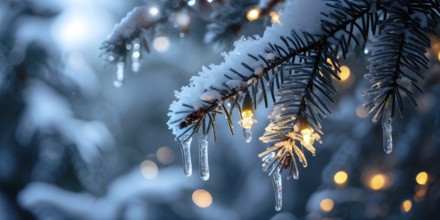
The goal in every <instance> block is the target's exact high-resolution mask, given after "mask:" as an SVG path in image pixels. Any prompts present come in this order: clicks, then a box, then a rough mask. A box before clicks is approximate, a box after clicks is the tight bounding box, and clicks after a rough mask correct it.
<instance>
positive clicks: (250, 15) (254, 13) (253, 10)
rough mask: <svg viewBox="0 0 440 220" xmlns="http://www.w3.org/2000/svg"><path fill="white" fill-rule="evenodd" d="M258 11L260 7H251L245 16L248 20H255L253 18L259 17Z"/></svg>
mask: <svg viewBox="0 0 440 220" xmlns="http://www.w3.org/2000/svg"><path fill="white" fill-rule="evenodd" d="M260 13H261V11H260V9H258V8H251V9H249V11H248V12H247V13H246V18H247V19H248V20H249V21H255V20H257V19H258V18H259V17H260Z"/></svg>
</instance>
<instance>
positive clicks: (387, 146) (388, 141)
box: [382, 110, 393, 154]
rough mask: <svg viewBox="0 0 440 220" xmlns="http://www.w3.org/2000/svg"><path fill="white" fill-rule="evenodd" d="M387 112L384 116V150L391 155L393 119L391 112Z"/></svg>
mask: <svg viewBox="0 0 440 220" xmlns="http://www.w3.org/2000/svg"><path fill="white" fill-rule="evenodd" d="M385 111H386V112H385V113H384V115H383V116H382V131H383V149H384V151H385V153H387V154H390V153H391V152H392V151H393V135H392V132H393V126H392V123H393V119H392V118H391V113H390V111H391V110H385Z"/></svg>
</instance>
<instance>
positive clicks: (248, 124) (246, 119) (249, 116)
mask: <svg viewBox="0 0 440 220" xmlns="http://www.w3.org/2000/svg"><path fill="white" fill-rule="evenodd" d="M241 117H242V119H241V120H240V121H239V122H238V123H239V124H240V125H241V127H243V128H252V126H254V124H255V123H256V122H257V120H255V119H254V113H253V112H252V110H243V111H242V112H241Z"/></svg>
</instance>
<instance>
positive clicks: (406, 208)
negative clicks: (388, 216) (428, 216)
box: [400, 199, 412, 213]
mask: <svg viewBox="0 0 440 220" xmlns="http://www.w3.org/2000/svg"><path fill="white" fill-rule="evenodd" d="M411 208H412V202H411V200H409V199H407V200H405V201H403V202H402V205H400V209H401V210H402V212H405V213H406V212H409V211H411Z"/></svg>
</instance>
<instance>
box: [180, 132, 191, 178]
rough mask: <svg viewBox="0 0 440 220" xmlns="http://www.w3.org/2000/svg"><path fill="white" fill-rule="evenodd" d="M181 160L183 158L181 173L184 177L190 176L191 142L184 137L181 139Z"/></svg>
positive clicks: (188, 138) (189, 138)
mask: <svg viewBox="0 0 440 220" xmlns="http://www.w3.org/2000/svg"><path fill="white" fill-rule="evenodd" d="M182 140H183V141H182V144H181V148H182V149H181V150H182V158H183V172H184V173H185V176H191V175H192V162H191V141H192V137H188V136H184V137H182Z"/></svg>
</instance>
